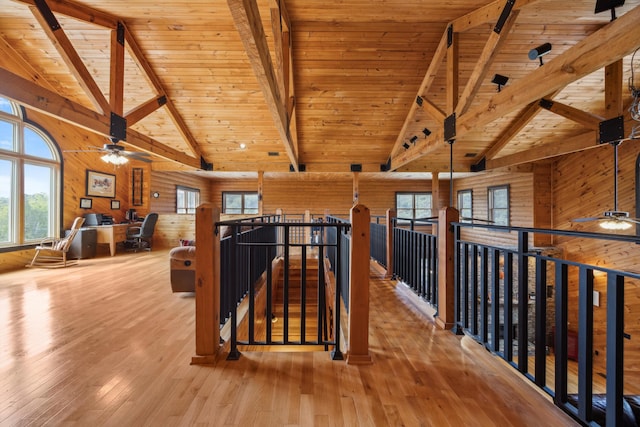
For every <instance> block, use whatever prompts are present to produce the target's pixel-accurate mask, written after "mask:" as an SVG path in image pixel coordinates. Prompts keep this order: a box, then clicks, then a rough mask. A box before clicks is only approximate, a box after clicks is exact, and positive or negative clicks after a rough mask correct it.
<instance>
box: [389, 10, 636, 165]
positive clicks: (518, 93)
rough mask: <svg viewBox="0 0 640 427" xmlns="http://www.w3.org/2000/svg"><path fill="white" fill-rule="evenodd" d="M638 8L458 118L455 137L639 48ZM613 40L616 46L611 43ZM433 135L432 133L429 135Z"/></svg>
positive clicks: (433, 144)
mask: <svg viewBox="0 0 640 427" xmlns="http://www.w3.org/2000/svg"><path fill="white" fill-rule="evenodd" d="M638 22H640V6H636V7H635V8H633V9H631V10H630V11H628V12H627V13H625V14H624V15H622V16H619V17H618V18H617V19H616V20H615V21H612V22H610V23H609V24H608V25H606V26H604V27H603V28H601V29H600V30H598V31H596V32H595V33H593V34H591V35H589V36H588V37H586V38H585V39H583V40H582V41H580V42H578V43H577V44H576V45H574V46H573V47H571V48H569V49H568V50H566V51H565V52H563V53H562V54H560V55H558V56H557V57H556V58H554V59H553V60H551V61H548V62H547V63H545V65H544V66H543V67H539V68H537V69H536V70H535V71H533V72H532V73H531V74H529V75H528V76H527V77H525V78H523V79H521V80H519V81H517V82H514V83H513V84H512V85H509V86H508V87H506V88H504V89H503V90H502V91H501V92H498V93H496V94H495V95H493V96H492V97H491V98H490V99H489V100H488V101H486V102H484V103H482V104H480V105H478V106H477V107H475V108H473V109H471V110H469V111H468V112H467V113H465V114H464V115H462V116H461V117H459V118H458V120H457V123H456V136H457V137H461V136H462V135H464V134H466V133H468V132H470V131H471V130H473V129H478V128H480V127H482V126H484V125H486V124H488V123H491V122H492V121H494V120H496V119H497V118H499V117H501V116H504V115H506V114H509V113H510V112H512V111H516V110H518V109H519V108H522V107H524V106H525V105H527V104H530V103H531V102H534V101H536V100H537V99H540V98H542V97H543V96H545V95H546V94H548V93H550V92H553V91H555V90H558V89H560V88H563V87H565V86H567V85H568V84H569V83H572V82H574V81H576V80H578V79H580V78H582V77H584V76H586V75H588V74H591V73H592V72H595V71H597V70H598V69H600V68H602V67H604V66H606V65H608V64H610V63H611V62H614V61H617V60H618V59H620V58H622V57H624V56H625V55H628V54H629V53H631V52H632V51H633V50H635V49H636V48H638V47H639V46H640V25H637V23H638ZM610 40H615V41H616V42H615V43H610V42H609V41H610ZM432 135H433V134H432ZM444 145H445V144H444V142H443V141H442V140H436V139H435V138H426V139H423V140H421V141H419V142H418V143H417V144H416V147H414V149H412V150H409V151H408V152H406V153H400V154H399V155H396V156H395V157H392V165H393V166H395V168H397V167H400V166H402V165H404V164H406V163H409V162H411V161H413V160H415V159H418V158H420V157H422V156H424V155H425V154H427V153H429V152H431V151H433V150H436V149H440V148H441V147H442V146H444Z"/></svg>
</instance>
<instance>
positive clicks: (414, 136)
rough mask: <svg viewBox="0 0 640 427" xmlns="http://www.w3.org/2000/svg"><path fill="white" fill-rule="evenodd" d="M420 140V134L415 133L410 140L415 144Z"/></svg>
mask: <svg viewBox="0 0 640 427" xmlns="http://www.w3.org/2000/svg"><path fill="white" fill-rule="evenodd" d="M417 140H418V136H417V135H413V136H412V137H411V139H410V140H409V142H411V143H412V144H413V145H416V141H417Z"/></svg>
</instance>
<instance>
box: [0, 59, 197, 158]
mask: <svg viewBox="0 0 640 427" xmlns="http://www.w3.org/2000/svg"><path fill="white" fill-rule="evenodd" d="M0 81H2V82H3V85H2V86H0V95H2V96H5V97H7V98H9V99H12V100H14V101H16V102H17V103H19V104H22V105H25V106H28V107H29V108H32V109H34V110H37V111H39V112H41V113H43V114H47V115H49V116H53V117H56V118H58V119H60V120H63V121H65V122H67V123H71V124H73V125H75V126H79V127H81V128H83V129H85V130H88V131H90V132H93V133H97V134H98V135H102V136H104V137H105V138H110V137H111V133H110V132H111V117H110V116H109V115H106V114H100V113H98V112H96V111H93V110H91V109H89V108H87V107H84V106H82V105H80V104H77V103H75V102H73V101H71V100H69V99H67V98H64V97H62V96H60V95H58V94H57V93H55V92H53V91H51V90H49V89H45V88H44V87H41V86H39V85H37V84H35V83H33V82H31V81H29V80H27V79H25V78H23V77H20V76H18V75H16V74H13V73H12V72H10V71H8V70H6V69H4V68H0ZM126 143H127V144H129V145H131V146H134V147H138V148H140V149H142V150H144V151H148V152H150V153H154V154H156V155H158V156H161V157H164V158H166V159H168V160H172V161H174V162H178V163H182V164H185V165H187V166H191V167H193V168H200V167H201V162H200V159H196V158H194V157H189V156H187V155H186V154H184V153H182V152H180V151H178V150H174V149H173V148H170V147H167V146H165V145H163V144H162V143H160V142H157V141H154V140H153V139H151V138H149V137H147V136H144V135H141V134H139V133H138V132H135V131H134V130H132V129H129V130H127V141H126Z"/></svg>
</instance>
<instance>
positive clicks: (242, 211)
mask: <svg viewBox="0 0 640 427" xmlns="http://www.w3.org/2000/svg"><path fill="white" fill-rule="evenodd" d="M227 196H240V197H241V207H240V212H239V213H238V212H236V213H228V212H227V209H228V208H227ZM247 196H255V197H256V198H257V199H258V206H257V207H256V208H255V212H253V211H252V212H246V210H247V209H251V210H253V209H254V208H247V206H246V197H247ZM259 202H260V196H259V195H258V192H257V191H223V192H222V213H223V214H227V215H258V214H259V213H260V205H259Z"/></svg>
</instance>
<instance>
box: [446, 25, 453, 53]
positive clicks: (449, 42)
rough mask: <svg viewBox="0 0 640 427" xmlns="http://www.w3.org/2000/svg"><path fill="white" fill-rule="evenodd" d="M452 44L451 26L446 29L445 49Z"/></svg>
mask: <svg viewBox="0 0 640 427" xmlns="http://www.w3.org/2000/svg"><path fill="white" fill-rule="evenodd" d="M452 44H453V24H451V25H449V26H448V27H447V49H448V48H450V47H451V45H452Z"/></svg>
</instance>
